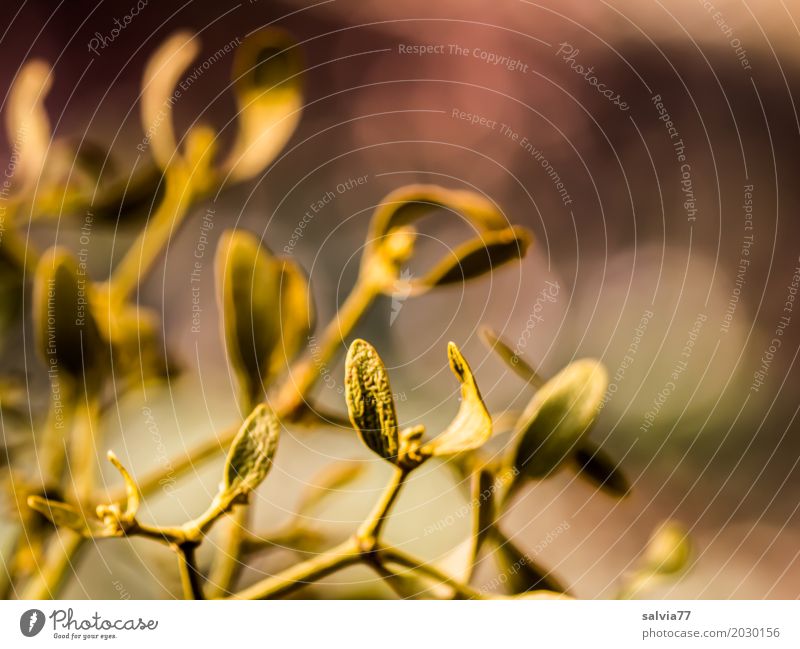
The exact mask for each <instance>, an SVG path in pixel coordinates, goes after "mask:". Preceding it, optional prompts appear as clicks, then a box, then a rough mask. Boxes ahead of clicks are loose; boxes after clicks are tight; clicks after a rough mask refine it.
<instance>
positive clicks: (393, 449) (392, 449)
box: [345, 339, 399, 463]
mask: <svg viewBox="0 0 800 649" xmlns="http://www.w3.org/2000/svg"><path fill="white" fill-rule="evenodd" d="M345 398H346V400H347V412H348V414H349V415H350V421H351V422H352V424H353V427H354V428H355V429H356V431H357V432H358V434H359V436H360V437H361V439H362V441H363V442H364V444H366V445H367V446H368V447H369V448H370V449H371V450H372V451H374V452H375V453H377V454H378V455H380V456H381V457H382V458H383V459H385V460H388V461H389V462H392V463H397V461H398V458H397V452H398V449H399V434H398V429H397V413H396V412H395V407H394V398H393V397H392V390H391V387H389V377H388V375H387V374H386V368H385V367H384V365H383V361H382V360H381V359H380V356H378V352H376V351H375V348H374V347H372V345H370V344H369V343H368V342H366V341H365V340H360V339H358V340H355V341H353V343H352V344H351V345H350V349H349V350H348V352H347V360H346V362H345Z"/></svg>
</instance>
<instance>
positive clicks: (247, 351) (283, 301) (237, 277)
mask: <svg viewBox="0 0 800 649" xmlns="http://www.w3.org/2000/svg"><path fill="white" fill-rule="evenodd" d="M215 266H216V275H217V282H216V283H217V300H218V302H219V305H220V311H221V313H222V334H223V339H224V341H225V347H226V350H227V352H228V360H229V362H230V364H231V367H232V368H233V369H234V372H235V373H236V376H237V379H238V381H239V385H240V388H241V391H242V399H241V400H242V404H243V406H245V408H246V409H249V407H251V406H252V404H253V403H257V402H258V401H259V400H260V399H261V397H262V395H263V392H264V390H265V387H266V386H267V385H269V384H270V383H271V382H272V380H273V379H274V378H275V377H276V376H277V375H278V374H280V373H281V372H282V371H284V370H285V369H286V367H287V365H288V364H289V363H290V362H291V361H292V360H294V358H295V357H296V356H297V355H298V353H299V352H300V351H301V350H302V349H303V348H304V347H305V344H306V341H307V340H308V336H309V334H310V332H311V330H312V328H313V321H314V309H313V303H312V301H311V296H310V292H309V288H308V282H307V280H306V278H305V275H304V274H303V271H302V270H301V269H300V267H299V266H298V265H297V264H295V263H294V262H293V261H291V260H288V259H280V258H276V257H273V256H272V254H271V253H270V252H269V251H268V250H267V249H266V248H264V247H263V246H261V245H260V244H259V242H258V240H257V239H256V238H255V237H254V236H253V235H252V234H250V233H248V232H244V231H241V230H236V231H229V232H225V233H224V234H223V235H222V238H221V239H220V242H219V246H218V248H217V254H216V260H215Z"/></svg>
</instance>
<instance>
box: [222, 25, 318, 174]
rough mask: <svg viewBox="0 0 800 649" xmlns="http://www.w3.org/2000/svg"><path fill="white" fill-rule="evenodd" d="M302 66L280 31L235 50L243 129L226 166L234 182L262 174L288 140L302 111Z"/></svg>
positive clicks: (249, 40) (270, 30)
mask: <svg viewBox="0 0 800 649" xmlns="http://www.w3.org/2000/svg"><path fill="white" fill-rule="evenodd" d="M302 70H303V61H302V56H301V54H300V48H299V47H298V46H297V44H296V43H295V42H294V40H293V39H292V38H291V37H290V36H289V35H288V34H287V33H286V32H284V31H282V30H280V29H275V28H272V27H268V28H265V29H261V30H258V31H255V32H253V33H252V34H251V35H249V36H248V37H247V38H246V39H245V40H244V42H243V43H242V44H241V45H239V46H238V47H237V48H236V53H235V54H234V59H233V73H232V75H233V85H234V91H235V93H236V104H237V107H238V123H239V132H238V135H237V138H236V141H235V143H234V145H233V149H232V150H231V153H230V155H229V157H228V159H227V161H226V162H225V164H224V168H225V170H226V171H227V172H228V173H229V174H230V178H231V179H232V180H234V181H239V180H245V179H247V178H252V177H253V176H255V175H256V174H258V173H259V172H260V171H262V170H263V169H264V168H266V167H267V165H268V164H269V163H270V162H272V160H273V159H274V158H275V157H276V156H277V155H278V153H280V151H281V149H283V147H284V146H285V145H286V143H287V142H288V141H289V138H290V137H291V136H292V133H294V131H295V129H296V127H297V124H298V122H299V121H300V115H301V113H302V109H303V93H302Z"/></svg>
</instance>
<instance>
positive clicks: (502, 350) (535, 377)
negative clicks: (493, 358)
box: [480, 326, 545, 388]
mask: <svg viewBox="0 0 800 649" xmlns="http://www.w3.org/2000/svg"><path fill="white" fill-rule="evenodd" d="M480 336H481V339H482V340H483V342H484V344H485V345H486V346H487V347H488V348H489V349H491V350H492V351H493V352H495V353H496V354H497V355H498V356H499V357H500V358H501V359H502V360H503V362H504V363H505V364H506V365H508V366H509V367H510V368H511V369H512V370H514V371H515V372H516V373H517V374H518V375H519V376H520V378H522V380H523V381H526V382H527V383H530V384H531V385H533V386H535V387H537V388H539V387H541V386H543V385H544V383H545V381H544V379H542V377H541V376H539V374H538V373H537V372H536V370H535V369H533V368H532V367H531V366H530V365H528V363H526V362H525V361H524V360H523V359H522V358H521V357H520V355H519V354H517V353H516V352H515V351H514V350H513V349H511V347H509V346H508V345H507V344H506V343H505V341H503V339H502V338H500V336H499V335H497V333H495V331H494V330H493V329H491V328H490V327H487V326H483V327H481V330H480Z"/></svg>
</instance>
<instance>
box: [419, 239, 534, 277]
mask: <svg viewBox="0 0 800 649" xmlns="http://www.w3.org/2000/svg"><path fill="white" fill-rule="evenodd" d="M530 243H531V236H530V234H529V232H528V231H527V230H526V229H525V228H520V227H511V228H505V229H503V230H496V231H491V232H486V233H485V234H482V235H481V236H480V237H477V238H475V239H472V240H471V241H467V242H466V243H463V244H461V245H460V246H458V247H457V248H455V250H453V251H452V252H451V253H450V254H449V255H448V256H447V257H445V258H444V259H442V260H441V261H440V262H439V263H438V264H436V266H434V268H433V269H432V270H431V271H429V272H428V273H427V274H426V275H425V276H424V277H423V278H422V279H421V280H418V281H416V282H413V285H414V287H415V289H416V290H417V291H418V292H419V291H427V290H429V289H432V288H436V287H439V286H447V285H450V284H457V283H461V282H465V281H468V280H470V279H474V278H476V277H480V276H481V275H484V274H486V273H489V272H492V271H494V270H495V269H497V268H498V267H500V266H502V265H503V264H507V263H509V262H511V261H517V260H519V259H522V258H523V257H524V256H525V253H526V252H527V250H528V246H530Z"/></svg>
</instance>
